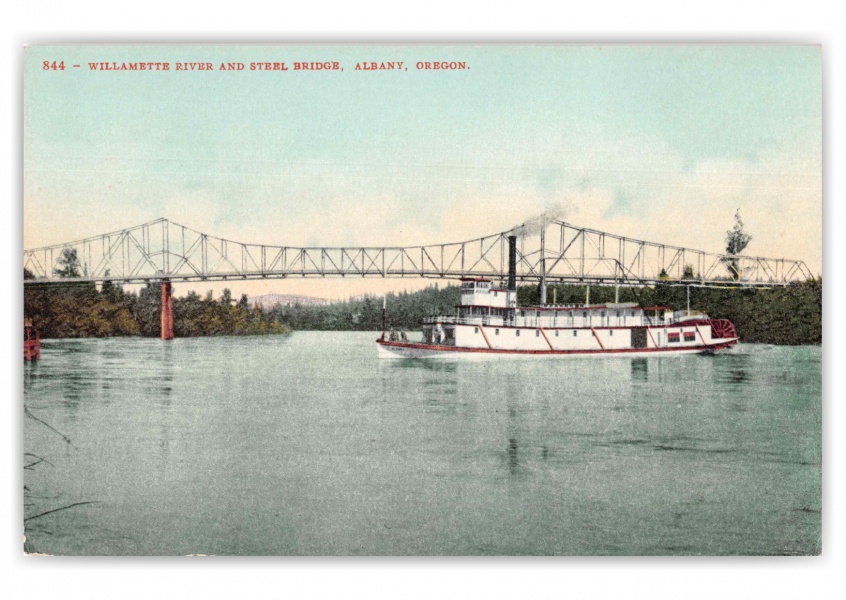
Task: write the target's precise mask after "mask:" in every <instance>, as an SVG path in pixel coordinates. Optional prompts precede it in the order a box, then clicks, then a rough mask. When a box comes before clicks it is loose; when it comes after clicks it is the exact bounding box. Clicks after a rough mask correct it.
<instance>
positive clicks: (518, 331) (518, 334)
mask: <svg viewBox="0 0 846 600" xmlns="http://www.w3.org/2000/svg"><path fill="white" fill-rule="evenodd" d="M516 331H517V337H520V330H519V329H517V330H516Z"/></svg>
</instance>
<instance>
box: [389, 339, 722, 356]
mask: <svg viewBox="0 0 846 600" xmlns="http://www.w3.org/2000/svg"><path fill="white" fill-rule="evenodd" d="M376 344H377V345H378V348H379V358H465V357H474V358H495V357H508V358H515V357H532V358H561V357H596V356H668V355H678V354H712V353H714V352H717V351H720V350H725V349H727V348H730V347H732V346H734V345H736V344H737V338H726V339H717V340H712V343H711V344H701V345H698V346H684V347H676V348H667V347H661V348H614V349H605V350H602V349H596V350H592V349H590V350H588V349H585V350H506V349H499V348H467V347H461V346H438V345H433V344H420V343H414V342H391V341H388V340H382V339H377V340H376Z"/></svg>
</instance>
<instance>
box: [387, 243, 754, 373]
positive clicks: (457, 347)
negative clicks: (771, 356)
mask: <svg viewBox="0 0 846 600" xmlns="http://www.w3.org/2000/svg"><path fill="white" fill-rule="evenodd" d="M509 242H510V248H509V250H510V251H509V273H508V285H507V287H504V286H501V285H495V284H494V282H493V281H491V280H490V279H485V278H466V279H462V280H461V304H459V305H458V307H457V309H458V311H457V314H456V315H455V316H443V317H432V318H429V319H425V320H424V322H423V340H422V341H421V342H410V341H407V340H405V339H403V340H400V339H397V337H396V335H393V334H392V335H390V336H387V335H386V333H385V327H384V323H385V319H384V309H383V327H382V329H383V331H382V336H381V338H379V339H378V340H376V343H377V344H378V348H379V356H380V357H383V358H447V357H450V358H451V357H456V356H462V355H463V356H467V355H475V356H479V355H485V356H497V355H502V356H521V355H525V356H535V357H544V356H545V357H558V356H606V355H616V356H626V355H641V356H642V355H648V356H652V355H668V354H710V353H713V352H715V351H718V350H724V349H726V348H729V347H731V346H734V345H735V344H737V341H738V337H737V333H736V331H735V328H734V325H733V324H732V323H731V322H730V321H728V320H726V319H711V318H710V317H708V315H705V314H703V313H699V312H692V311H690V310H684V311H673V310H672V309H670V308H669V307H667V306H639V305H638V304H635V303H628V302H615V303H606V304H590V303H585V304H570V305H554V304H553V305H542V306H517V285H516V283H517V282H516V266H515V265H516V243H515V239H514V238H510V239H509ZM403 337H405V336H403Z"/></svg>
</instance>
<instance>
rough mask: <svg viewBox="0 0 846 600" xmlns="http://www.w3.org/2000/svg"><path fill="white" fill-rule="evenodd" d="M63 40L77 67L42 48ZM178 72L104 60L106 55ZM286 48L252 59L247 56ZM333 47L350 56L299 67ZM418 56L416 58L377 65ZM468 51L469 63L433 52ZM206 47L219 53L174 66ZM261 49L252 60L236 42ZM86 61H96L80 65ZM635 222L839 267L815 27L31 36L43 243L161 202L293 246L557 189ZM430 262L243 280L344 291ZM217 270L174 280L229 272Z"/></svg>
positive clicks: (541, 196)
mask: <svg viewBox="0 0 846 600" xmlns="http://www.w3.org/2000/svg"><path fill="white" fill-rule="evenodd" d="M62 60H64V62H65V66H66V70H65V71H53V70H51V69H49V68H48V69H47V70H45V69H44V64H45V63H44V61H47V64H48V65H50V64H52V62H53V61H62ZM104 61H108V62H112V61H117V62H118V63H120V62H123V61H126V62H130V61H145V62H146V61H151V62H165V61H166V62H169V63H170V65H171V70H170V71H166V72H164V71H145V72H139V71H131V72H116V71H110V72H101V71H91V70H90V69H89V68H88V64H89V63H91V62H104ZM265 61H268V62H285V63H286V65H287V66H288V68H289V70H288V71H284V72H283V71H251V70H250V69H249V65H250V63H251V62H265ZM312 61H330V62H331V61H337V62H338V63H339V66H340V67H342V68H343V71H341V70H336V71H314V72H308V71H294V70H293V63H294V62H312ZM387 61H391V62H395V63H398V62H400V61H401V62H402V63H403V67H404V68H407V70H404V69H400V70H393V71H390V70H384V71H383V70H377V71H358V70H356V69H355V66H356V64H357V63H362V62H367V63H371V62H376V63H381V62H387ZM427 61H429V62H434V61H462V62H464V63H466V65H467V67H469V68H467V69H464V70H454V71H451V70H437V71H436V70H425V69H417V68H416V65H417V63H418V62H421V63H422V62H427ZM177 62H209V63H212V65H213V69H212V70H209V71H177V70H176V66H175V64H176V63H177ZM222 62H225V63H228V62H242V63H244V64H245V69H244V70H243V71H236V72H233V71H221V70H219V69H218V67H219V66H220V63H222ZM73 64H79V65H80V68H73V67H72V66H71V65H73ZM559 205H563V206H566V209H567V210H566V215H565V219H566V220H567V221H568V222H570V223H573V224H575V225H578V226H585V227H591V228H595V229H600V230H604V231H608V232H611V233H617V234H621V235H626V236H630V237H635V238H640V239H646V240H650V241H656V242H662V243H667V244H672V245H681V246H687V247H692V248H699V249H702V250H706V251H713V252H721V251H723V250H724V249H725V242H724V236H725V232H726V230H728V229H730V228H731V226H732V225H733V215H734V213H735V211H736V210H738V209H739V210H740V214H741V216H742V218H743V221H744V223H745V225H746V229H747V231H748V232H749V233H751V234H752V236H753V240H752V242H751V244H750V245H749V247H748V248H747V251H746V252H747V253H748V254H753V255H759V256H772V257H784V258H794V259H801V260H804V261H805V262H806V263H807V265H808V266H809V267H810V270H811V271H812V272H813V273H815V274H817V273H821V272H822V61H821V55H820V49H819V47H816V46H737V45H735V46H481V47H480V46H404V47H402V46H370V47H365V46H336V47H325V46H323V47H321V46H304V47H294V46H287V47H285V46H283V47H271V46H252V47H243V46H216V47H214V46H213V47H203V46H175V47H174V46H170V47H168V46H146V47H145V46H136V47H120V46H62V47H39V46H32V47H29V48H27V49H26V52H25V58H24V236H23V239H24V247H25V248H30V247H37V246H43V245H48V244H54V243H60V242H64V241H69V240H72V239H77V238H80V237H86V236H89V235H95V234H98V233H103V232H107V231H112V230H115V229H121V228H124V227H129V226H132V225H136V224H140V223H143V222H146V221H150V220H153V219H156V218H158V217H167V218H169V219H171V220H173V221H176V222H178V223H181V224H184V225H187V226H189V227H191V228H193V229H196V230H200V231H203V232H205V233H208V234H212V235H216V236H220V237H226V238H229V239H233V240H237V241H243V242H249V243H263V244H279V245H294V246H299V245H309V246H337V245H356V246H358V245H376V246H378V245H415V244H428V243H441V242H451V241H458V240H464V239H471V238H474V237H478V236H481V235H486V234H490V233H495V232H499V231H503V230H506V229H509V228H511V227H514V226H516V225H518V224H520V223H521V222H523V221H525V220H527V219H530V218H531V217H533V216H535V215H537V214H539V213H541V212H543V211H544V210H546V209H548V208H549V207H551V206H559ZM429 283H431V282H430V281H419V280H384V281H382V280H366V281H362V280H350V279H343V280H339V279H327V280H324V281H299V282H296V281H293V280H291V281H284V280H275V281H263V282H228V283H227V284H226V285H227V286H228V287H230V288H231V289H232V290H233V292H234V293H235V294H240V293H248V294H250V295H258V294H262V293H271V292H276V293H292V294H307V295H312V296H318V297H325V298H345V297H348V296H352V295H358V294H361V293H381V292H384V291H388V290H402V289H417V288H419V287H422V286H424V285H427V284H429ZM222 287H223V285H222V284H207V283H202V284H177V285H175V293H176V294H177V295H184V294H186V293H187V292H188V291H189V290H190V289H196V290H197V291H198V292H200V293H204V292H205V290H206V289H214V290H215V291H219V290H220V289H222Z"/></svg>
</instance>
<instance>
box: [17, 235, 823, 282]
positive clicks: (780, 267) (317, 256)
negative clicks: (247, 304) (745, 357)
mask: <svg viewBox="0 0 846 600" xmlns="http://www.w3.org/2000/svg"><path fill="white" fill-rule="evenodd" d="M519 230H520V228H517V229H515V230H511V231H505V232H501V233H496V234H493V235H488V236H485V237H482V238H477V239H473V240H468V241H463V242H454V243H449V244H432V245H426V246H401V247H399V246H398V247H342V248H318V247H309V248H306V247H294V246H273V245H263V244H247V243H243V242H236V241H232V240H227V239H223V238H219V237H215V236H211V235H208V234H206V233H202V232H199V231H196V230H194V229H191V228H189V227H185V226H184V225H180V224H178V223H174V222H172V221H169V220H167V219H157V220H155V221H151V222H149V223H144V224H142V225H137V226H135V227H130V228H128V229H122V230H120V231H113V232H111V233H105V234H102V235H96V236H92V237H88V238H85V239H81V240H76V241H73V242H67V243H64V244H56V245H53V246H45V247H42V248H33V249H31V250H25V251H24V257H23V266H24V268H25V269H26V270H28V271H29V272H30V273H31V274H32V275H33V276H34V278H32V279H26V280H25V281H24V283H25V285H33V284H44V283H54V282H62V283H71V282H75V281H80V282H81V281H87V282H91V281H93V282H107V281H110V282H115V283H126V284H132V283H150V282H166V281H170V282H178V281H186V282H188V281H227V280H251V279H284V278H291V277H297V278H304V277H305V278H322V277H371V278H373V277H381V278H387V277H406V278H408V277H414V278H420V277H422V278H443V279H460V278H464V277H486V278H490V279H495V280H505V279H506V278H507V277H508V237H509V236H512V235H515V232H517V231H519ZM74 254H75V257H76V262H77V264H78V265H79V269H78V270H79V273H80V276H79V277H71V278H69V277H59V275H58V274H57V273H58V271H59V270H61V269H63V268H65V267H66V266H67V263H68V258H69V257H70V256H72V255H74ZM64 274H65V275H67V273H64ZM812 276H813V275H812V273H811V271H810V270H809V269H808V267H807V266H806V265H805V263H804V262H803V261H801V260H790V259H784V258H764V257H759V256H743V255H739V256H732V255H727V254H716V253H710V252H704V251H702V250H695V249H691V248H682V247H678V246H669V245H666V244H659V243H654V242H647V241H643V240H637V239H632V238H628V237H623V236H619V235H614V234H611V233H606V232H603V231H597V230H595V229H588V228H585V227H576V226H574V225H571V224H569V223H565V222H563V221H551V222H549V223H547V224H546V225H545V226H543V227H542V228H539V231H538V233H536V234H535V235H522V236H518V240H517V279H518V280H519V281H524V282H539V283H542V284H551V283H581V284H589V285H590V284H594V285H597V284H598V285H654V284H658V283H665V284H671V285H672V284H675V285H733V286H734V285H744V286H756V287H774V286H785V285H788V284H790V283H792V282H796V281H801V280H805V279H809V278H811V277H812ZM544 287H545V286H544Z"/></svg>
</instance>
